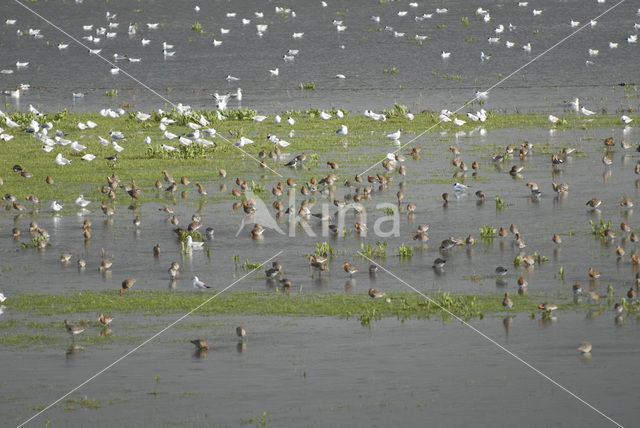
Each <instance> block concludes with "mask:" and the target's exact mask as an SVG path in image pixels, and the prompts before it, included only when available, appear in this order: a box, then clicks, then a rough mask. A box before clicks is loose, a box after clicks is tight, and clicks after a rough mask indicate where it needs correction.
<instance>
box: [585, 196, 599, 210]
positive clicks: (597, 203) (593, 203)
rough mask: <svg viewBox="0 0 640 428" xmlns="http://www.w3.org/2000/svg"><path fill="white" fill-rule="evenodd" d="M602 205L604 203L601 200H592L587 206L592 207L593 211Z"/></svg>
mask: <svg viewBox="0 0 640 428" xmlns="http://www.w3.org/2000/svg"><path fill="white" fill-rule="evenodd" d="M601 204H602V201H601V200H600V199H597V198H593V199H590V200H589V201H587V203H586V205H587V206H589V207H591V208H593V209H596V208H598V207H599V206H600V205H601Z"/></svg>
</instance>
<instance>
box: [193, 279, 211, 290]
mask: <svg viewBox="0 0 640 428" xmlns="http://www.w3.org/2000/svg"><path fill="white" fill-rule="evenodd" d="M193 288H195V289H196V290H204V289H206V288H211V287H209V286H208V285H207V284H205V283H204V282H202V281H200V279H198V277H197V276H194V277H193Z"/></svg>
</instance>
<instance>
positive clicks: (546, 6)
mask: <svg viewBox="0 0 640 428" xmlns="http://www.w3.org/2000/svg"><path fill="white" fill-rule="evenodd" d="M614 4H615V3H614V2H605V3H599V2H596V1H588V2H585V1H582V0H574V1H562V2H557V1H552V0H547V1H535V2H530V3H529V4H528V6H527V7H518V4H517V2H515V1H514V2H500V1H487V2H467V1H447V2H443V3H442V4H440V3H438V4H435V3H426V2H418V6H417V7H411V6H409V5H408V4H407V3H405V2H391V1H389V2H378V1H356V2H353V1H349V2H346V1H336V2H328V6H327V7H326V8H323V7H322V6H321V2H315V1H314V2H296V3H292V4H286V3H283V4H280V3H273V2H265V1H260V2H255V1H246V0H244V1H234V2H220V1H207V2H180V3H177V4H176V3H175V2H173V1H168V0H156V1H149V2H144V3H139V2H138V3H132V2H129V1H123V0H115V1H110V2H89V1H86V2H80V3H76V2H72V1H67V2H60V1H48V2H43V1H39V2H28V4H27V6H28V7H29V8H31V9H32V10H33V11H34V12H37V13H38V14H40V15H41V16H43V17H45V18H47V19H48V20H50V21H51V22H52V23H53V24H54V25H56V26H57V27H59V28H60V29H61V30H64V31H65V32H67V33H68V34H69V36H73V37H74V38H76V39H77V40H78V41H80V42H81V43H83V44H84V45H85V46H82V45H79V44H78V43H76V42H75V41H73V40H72V39H71V38H70V37H69V36H67V35H65V34H63V33H61V32H60V31H59V30H58V29H56V28H54V27H52V26H50V25H49V24H47V23H45V22H44V21H43V20H42V19H41V18H39V17H38V16H36V15H34V14H33V13H32V12H30V11H28V10H26V9H24V8H22V7H21V6H19V5H18V4H16V3H13V2H6V3H4V4H3V6H2V9H1V13H0V15H1V16H2V18H3V22H4V21H5V19H17V22H16V24H15V25H6V24H4V25H2V26H1V27H0V35H1V39H0V48H1V49H2V52H3V58H2V61H1V63H0V68H2V69H5V70H10V71H14V73H13V74H0V88H1V89H4V90H10V89H15V88H16V87H17V86H18V85H19V84H21V83H24V84H30V85H31V89H29V90H27V91H23V92H22V94H21V96H20V98H18V99H14V98H11V97H8V96H7V97H5V101H6V102H7V103H8V105H9V106H8V108H10V109H21V110H24V109H26V107H27V106H28V105H29V104H33V105H35V106H37V107H39V108H40V109H42V110H44V111H57V110H60V109H62V108H67V109H69V110H72V111H96V110H98V109H101V108H104V107H120V106H121V105H122V104H128V105H130V106H131V107H132V108H133V109H136V110H145V111H148V110H151V109H158V108H165V109H166V108H171V103H174V104H178V103H182V104H187V105H190V106H192V107H193V108H197V109H200V108H215V104H214V102H213V98H212V97H211V95H210V94H212V93H214V92H219V93H226V92H235V91H236V89H237V88H238V87H240V88H242V90H243V99H242V100H241V101H239V102H238V101H235V100H232V101H231V102H230V103H229V107H241V108H247V107H248V108H251V109H256V110H258V111H260V112H263V113H274V112H280V111H282V110H306V109H308V108H319V109H320V108H332V107H336V108H342V109H346V110H350V111H355V112H362V111H364V110H365V109H372V110H380V109H387V108H390V107H392V106H393V103H398V104H404V105H407V106H408V107H409V108H410V109H411V110H412V111H421V110H424V109H428V110H440V109H442V108H448V109H449V110H455V109H457V108H459V107H461V106H462V105H464V103H465V102H467V101H470V100H472V99H473V98H474V96H475V92H476V91H477V90H486V89H488V88H490V87H492V86H493V85H495V84H496V83H498V82H499V81H500V80H501V79H503V78H505V77H508V76H509V75H510V74H511V73H513V72H515V71H517V70H518V69H519V68H520V67H523V66H525V65H526V67H525V68H523V69H522V70H521V71H519V72H517V73H515V74H514V75H513V76H512V77H509V78H508V79H507V80H506V81H504V82H502V83H500V84H499V85H497V87H495V89H493V90H492V91H491V94H490V98H489V100H487V101H486V102H485V108H487V109H492V110H505V111H520V112H529V111H550V112H562V111H564V110H566V109H567V108H568V107H567V104H566V103H567V101H568V100H572V99H573V98H576V97H579V98H580V99H581V100H582V103H583V105H586V106H589V107H591V110H596V111H600V110H606V111H610V112H613V111H618V110H621V109H628V108H629V107H633V108H636V107H637V101H636V100H630V99H628V98H625V97H624V96H620V95H619V93H620V91H618V93H616V92H615V91H612V90H615V88H616V87H617V85H620V84H636V83H638V82H637V72H636V71H635V70H636V68H637V65H638V61H637V58H638V45H637V44H633V43H627V41H626V39H627V37H628V36H629V35H632V34H636V33H637V29H636V28H637V27H634V23H635V20H639V19H640V18H638V17H637V16H636V15H635V14H636V9H637V7H636V6H637V4H635V3H634V2H624V3H622V4H620V5H619V6H617V7H615V8H613V9H612V10H611V11H610V12H608V13H606V14H605V15H604V16H602V17H601V18H599V19H597V23H596V24H594V26H591V25H587V27H586V28H584V29H581V30H580V31H579V32H577V33H576V34H574V35H572V33H574V32H575V31H577V30H578V29H580V27H581V26H583V25H586V24H588V23H589V21H590V20H591V19H593V18H596V17H597V16H599V15H600V14H602V13H604V12H605V11H606V10H607V9H608V8H611V7H612V6H614ZM196 5H199V7H200V11H199V12H196V11H195V10H194V7H195V6H196ZM276 7H281V8H289V9H290V10H291V11H292V12H293V13H295V17H294V16H293V13H291V12H289V13H285V12H280V13H278V12H276ZM436 7H443V8H446V9H447V13H444V14H438V13H435V9H436ZM478 7H482V8H484V9H486V10H488V11H489V14H490V17H491V20H490V21H489V22H484V20H483V15H481V14H477V13H476V11H477V9H478ZM533 9H539V10H542V14H540V15H537V16H534V15H533V13H532V10H533ZM107 11H109V12H111V13H116V17H115V18H113V19H111V20H109V21H107V19H106V12H107ZM256 12H261V13H262V14H263V17H262V18H258V17H256V15H255V13H256ZM399 12H407V13H406V15H405V16H398V13H399ZM228 13H235V14H236V15H235V17H227V14H228ZM425 14H427V15H428V14H431V15H432V17H431V18H422V20H420V21H417V20H416V19H415V18H416V17H423V16H424V15H425ZM372 16H376V17H379V18H380V22H379V23H377V22H373V21H372V20H371V17H372ZM243 19H248V20H250V22H249V23H248V24H246V25H245V24H243V21H242V20H243ZM463 19H468V25H465V24H464V23H463ZM334 20H335V21H339V22H342V25H343V26H346V29H344V31H342V32H338V31H337V25H336V24H334V23H333V21H334ZM570 20H574V21H578V22H580V25H579V26H578V27H571V26H570V24H569V22H570ZM111 22H115V23H118V24H119V26H118V28H108V25H107V24H108V23H111ZM156 22H157V23H159V24H160V25H159V28H158V29H156V30H153V29H149V28H148V27H147V25H146V24H147V23H156ZM196 22H198V23H200V24H201V26H202V29H203V30H204V32H205V33H204V34H201V33H200V32H197V31H193V30H192V29H191V27H192V26H193V25H194V24H195V23H196ZM129 24H135V25H137V28H138V29H137V32H136V34H135V35H128V34H127V29H128V26H129ZM258 24H263V25H268V28H267V30H266V31H264V33H263V35H262V37H258V36H257V35H256V33H257V30H256V25H258ZM83 25H93V29H92V30H91V31H84V30H83ZM499 25H502V26H503V27H504V31H503V32H502V33H501V34H496V33H495V29H496V28H497V27H498V26H499ZM100 27H103V28H107V29H108V31H109V32H114V33H116V35H115V37H114V38H106V35H102V36H99V35H96V30H97V29H98V28H100ZM31 28H33V29H40V30H41V35H42V36H43V37H42V38H41V39H35V38H34V37H32V36H29V35H26V34H28V29H31ZM221 28H224V29H226V30H229V32H228V33H226V34H221ZM18 30H21V31H22V32H23V33H24V34H25V35H22V36H18V35H16V32H17V31H18ZM295 32H299V33H304V35H303V36H302V37H301V38H295V39H294V38H293V37H292V35H293V33H295ZM402 34H403V36H401V35H402ZM83 36H84V37H88V36H92V37H99V38H100V39H101V40H100V42H99V43H97V44H96V43H93V42H90V41H87V40H85V39H83V38H82V37H83ZM416 36H419V37H427V38H426V39H424V40H422V41H420V40H417V39H416ZM569 36H570V37H569ZM489 37H499V38H500V40H499V41H498V42H496V43H489V42H488V38H489ZM565 37H568V38H567V39H566V41H564V42H563V43H561V44H559V45H558V46H557V47H553V46H554V45H555V44H556V43H558V42H559V41H561V40H562V39H564V38H565ZM143 38H144V39H147V40H150V43H149V44H148V45H146V46H143V45H142V44H141V40H142V39H143ZM214 39H215V40H217V41H222V44H221V45H219V46H215V47H214V46H213V40H214ZM61 42H64V43H69V47H68V48H67V49H65V50H59V49H58V48H57V46H58V44H59V43H61ZM163 42H166V43H168V44H170V45H173V46H174V47H173V48H172V49H170V50H171V51H174V52H175V54H174V55H173V56H170V57H165V56H164V55H163V53H162V46H163V45H162V44H163ZM506 42H511V43H514V46H513V47H512V48H507V47H506ZM609 42H614V43H618V47H617V48H616V49H610V48H609ZM528 43H531V52H527V51H525V50H524V49H523V48H522V47H523V46H524V45H526V44H528ZM552 47H553V48H552ZM88 48H91V49H102V52H101V55H102V56H103V57H104V58H106V59H108V60H109V61H111V62H112V63H113V65H117V66H118V67H120V68H121V69H122V70H123V72H124V71H126V72H128V73H129V74H131V75H132V76H133V77H135V79H136V80H137V81H134V80H132V79H131V78H129V77H127V76H126V75H124V74H123V73H122V72H121V73H120V74H117V75H112V74H111V73H110V71H109V70H110V69H111V68H112V66H113V65H112V64H108V63H106V62H105V61H103V60H101V59H99V58H98V57H96V56H95V55H89V54H88ZM550 48H552V49H551V50H550V51H549V52H548V53H545V54H544V55H543V56H541V57H540V58H536V57H537V56H538V55H540V54H543V53H544V52H545V51H546V50H547V49H550ZM290 49H291V50H298V51H299V53H298V54H297V55H296V56H295V59H294V60H293V61H291V62H284V60H283V55H284V54H286V53H287V52H288V50H290ZM589 49H593V50H598V51H599V53H598V55H597V56H590V55H589ZM442 51H446V52H450V53H451V56H450V57H449V58H447V59H442V58H441V52H442ZM481 52H484V53H485V54H486V55H487V56H490V59H489V60H487V61H481V59H480V55H481ZM116 53H117V54H119V55H125V56H128V57H133V58H139V59H141V61H140V62H136V63H130V62H128V61H127V60H121V61H115V60H114V57H113V55H114V54H116ZM533 60H535V61H533ZM16 61H21V62H24V61H28V62H29V66H28V67H26V68H16V67H15V63H16ZM530 61H533V62H531V63H530V64H528V63H529V62H530ZM527 64H528V65H527ZM276 68H278V69H279V75H278V76H277V77H272V76H271V75H270V73H269V70H270V69H276ZM394 68H395V70H396V71H397V72H395V73H385V70H387V71H389V70H392V69H394ZM337 74H342V75H344V76H345V77H346V79H337V78H336V77H335V76H336V75H337ZM228 75H232V76H235V77H237V78H239V79H240V80H238V81H231V82H229V81H227V80H226V76H228ZM310 82H314V83H315V85H316V88H315V90H304V91H301V90H300V89H299V88H298V86H299V84H300V83H310ZM141 84H144V85H146V86H148V88H150V89H153V91H156V93H155V94H154V93H153V92H152V91H150V90H149V89H147V88H145V87H143V86H142V85H141ZM112 89H117V90H118V95H117V97H114V98H110V97H107V96H106V95H105V93H106V92H107V91H109V90H112ZM73 92H82V93H84V94H85V96H84V98H76V99H74V98H72V93H73Z"/></svg>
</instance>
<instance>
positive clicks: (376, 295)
mask: <svg viewBox="0 0 640 428" xmlns="http://www.w3.org/2000/svg"><path fill="white" fill-rule="evenodd" d="M386 295H387V293H385V292H384V291H378V290H376V289H375V288H370V289H369V297H371V298H372V299H381V298H382V297H384V296H386Z"/></svg>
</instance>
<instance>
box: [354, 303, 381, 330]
mask: <svg viewBox="0 0 640 428" xmlns="http://www.w3.org/2000/svg"><path fill="white" fill-rule="evenodd" d="M381 319H382V315H381V314H380V311H379V310H378V309H376V308H368V309H366V310H365V311H363V312H362V313H361V314H360V316H359V317H358V321H360V325H361V326H363V327H371V321H374V322H375V321H378V320H381Z"/></svg>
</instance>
